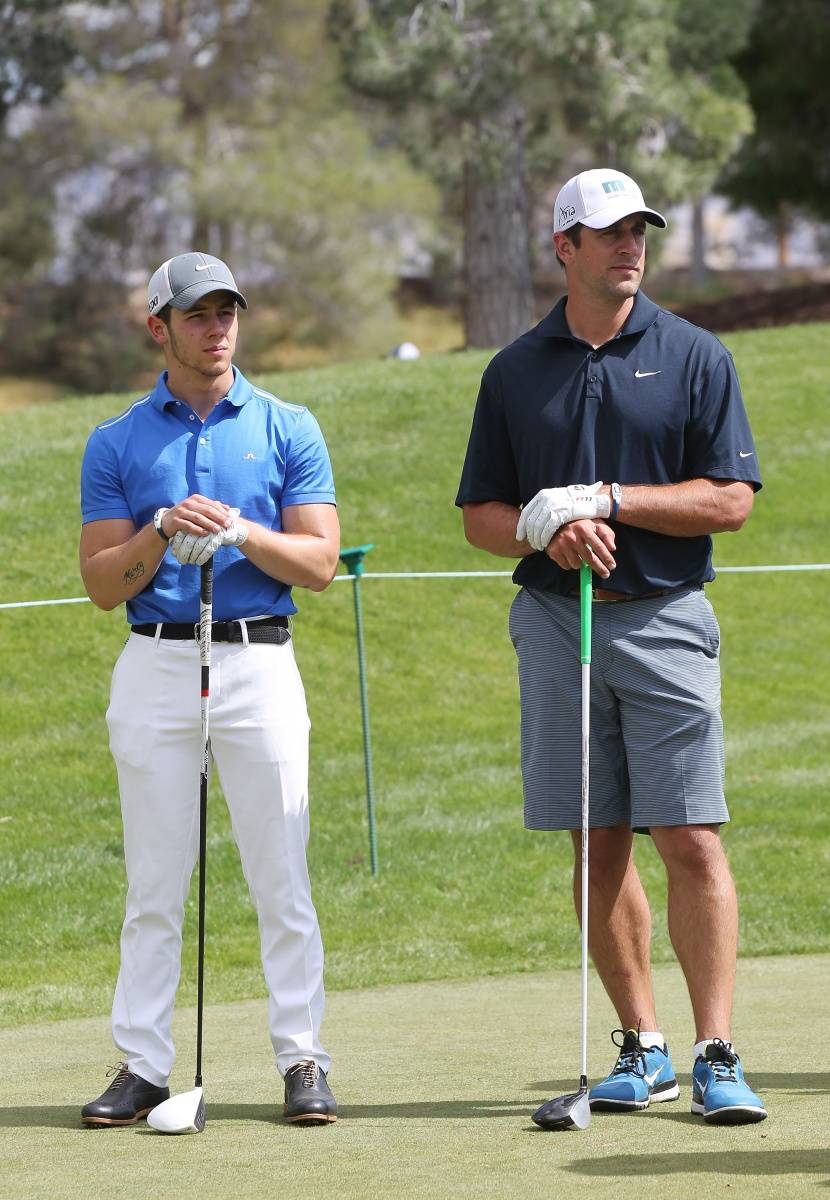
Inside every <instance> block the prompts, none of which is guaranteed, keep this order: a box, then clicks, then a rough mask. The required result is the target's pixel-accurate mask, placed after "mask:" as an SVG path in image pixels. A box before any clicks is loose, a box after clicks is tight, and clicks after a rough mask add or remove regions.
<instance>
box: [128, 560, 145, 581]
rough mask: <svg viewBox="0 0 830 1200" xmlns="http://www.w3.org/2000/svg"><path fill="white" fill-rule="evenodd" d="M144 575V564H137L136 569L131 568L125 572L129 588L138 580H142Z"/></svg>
mask: <svg viewBox="0 0 830 1200" xmlns="http://www.w3.org/2000/svg"><path fill="white" fill-rule="evenodd" d="M143 574H144V563H143V562H137V563H136V564H135V566H134V567H129V568H128V569H127V570H126V571H125V572H124V582H125V583H126V584H127V585H128V586H132V584H134V583H135V581H136V580H137V579H140V578H141V576H142V575H143Z"/></svg>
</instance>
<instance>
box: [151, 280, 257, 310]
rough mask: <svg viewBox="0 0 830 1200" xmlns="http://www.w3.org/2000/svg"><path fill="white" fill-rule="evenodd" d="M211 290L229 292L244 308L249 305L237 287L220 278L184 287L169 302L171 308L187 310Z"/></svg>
mask: <svg viewBox="0 0 830 1200" xmlns="http://www.w3.org/2000/svg"><path fill="white" fill-rule="evenodd" d="M211 292H228V293H229V295H231V296H233V297H234V299H235V300H236V301H237V303H238V304H240V305H241V307H242V308H247V307H248V301H247V300H246V299H245V297H244V296H243V295H242V293H241V292H238V291H237V290H236V289H235V288H232V287H228V285H227V284H226V283H222V282H221V281H220V280H218V279H206V280H205V281H204V283H191V285H190V287H186V288H184V289H183V290H182V291H180V292H179V293H177V295H175V296H173V298H172V299H171V300H169V301H168V304H169V305H170V307H171V308H179V309H182V310H183V311H185V312H186V311H187V310H188V309H189V308H192V307H193V305H194V304H196V303H198V301H199V300H201V299H202V297H203V296H209V295H210V294H211Z"/></svg>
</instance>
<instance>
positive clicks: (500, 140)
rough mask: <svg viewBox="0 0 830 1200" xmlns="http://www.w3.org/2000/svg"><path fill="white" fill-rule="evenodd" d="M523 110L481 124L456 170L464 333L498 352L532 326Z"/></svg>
mask: <svg viewBox="0 0 830 1200" xmlns="http://www.w3.org/2000/svg"><path fill="white" fill-rule="evenodd" d="M524 142H525V132H524V112H523V110H522V109H521V108H520V106H519V105H518V104H517V103H516V102H515V101H510V102H508V104H507V105H506V106H505V108H504V109H503V110H502V112H501V113H499V114H498V116H497V117H495V118H494V117H488V119H487V123H486V128H485V127H484V122H482V123H481V125H480V126H479V128H478V129H477V131H476V136H475V137H474V138H473V144H472V146H471V148H470V151H469V153H468V155H467V161H466V163H465V166H464V333H465V341H466V344H467V346H479V347H490V346H505V345H507V343H508V342H511V341H513V339H514V338H515V337H518V335H519V334H520V333H523V332H524V331H525V330H526V329H528V328H529V327H530V325H531V324H532V323H533V318H534V313H533V288H532V283H531V277H530V235H529V225H530V222H529V216H528V199H527V180H526V168H525V146H524Z"/></svg>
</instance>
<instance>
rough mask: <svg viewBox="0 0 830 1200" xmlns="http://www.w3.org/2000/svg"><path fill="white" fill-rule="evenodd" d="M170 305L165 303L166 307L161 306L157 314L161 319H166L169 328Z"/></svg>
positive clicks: (165, 322)
mask: <svg viewBox="0 0 830 1200" xmlns="http://www.w3.org/2000/svg"><path fill="white" fill-rule="evenodd" d="M170 307H171V306H170V305H169V304H165V306H164V308H160V309H159V310H158V312H157V313H156V314H155V315H156V316H157V317H158V319H159V320H160V321H164V324H165V325H166V326H167V328H168V329H169V328H170Z"/></svg>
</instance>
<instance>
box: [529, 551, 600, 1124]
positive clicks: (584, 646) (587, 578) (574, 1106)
mask: <svg viewBox="0 0 830 1200" xmlns="http://www.w3.org/2000/svg"><path fill="white" fill-rule="evenodd" d="M579 625H580V662H581V663H582V1070H581V1072H580V1076H579V1090H578V1091H576V1092H569V1093H568V1094H567V1095H565V1096H557V1097H556V1098H555V1099H553V1100H548V1101H546V1103H545V1104H543V1105H542V1106H541V1108H537V1109H536V1112H535V1113H534V1114H533V1120H534V1121H535V1123H536V1124H537V1125H538V1126H539V1127H540V1128H541V1129H587V1127H588V1126H589V1125H590V1123H591V1106H590V1105H589V1103H588V812H589V790H590V789H589V778H590V776H589V770H588V767H589V745H590V738H591V568H590V567H589V566H588V564H587V563H583V564H582V567H581V568H580V572H579Z"/></svg>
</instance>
